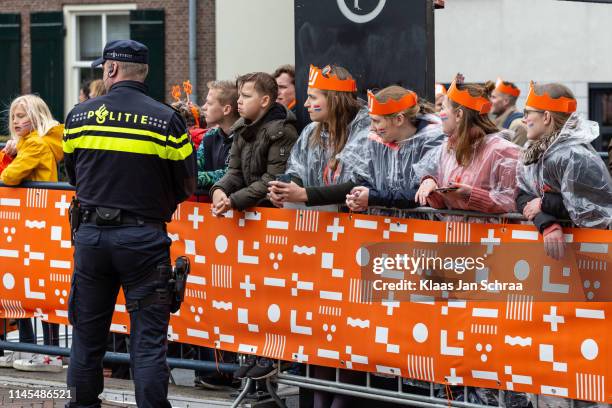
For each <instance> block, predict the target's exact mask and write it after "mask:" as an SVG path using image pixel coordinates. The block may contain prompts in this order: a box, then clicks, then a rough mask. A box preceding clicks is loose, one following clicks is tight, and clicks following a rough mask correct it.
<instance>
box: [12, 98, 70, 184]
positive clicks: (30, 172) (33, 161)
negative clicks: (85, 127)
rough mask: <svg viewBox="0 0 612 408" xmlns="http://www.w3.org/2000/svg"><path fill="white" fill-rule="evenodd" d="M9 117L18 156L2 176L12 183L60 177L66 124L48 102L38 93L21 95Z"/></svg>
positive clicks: (53, 179)
mask: <svg viewBox="0 0 612 408" xmlns="http://www.w3.org/2000/svg"><path fill="white" fill-rule="evenodd" d="M9 121H10V123H9V129H10V134H11V139H12V141H13V143H14V144H16V149H17V156H16V157H15V158H14V159H13V161H12V162H11V163H10V164H9V165H8V166H7V167H6V168H5V169H4V170H3V171H2V174H1V175H0V180H1V181H2V182H3V183H4V184H7V185H11V186H12V185H17V184H20V183H21V182H22V181H24V180H28V181H57V180H58V179H57V163H58V162H59V161H60V160H62V158H63V156H64V153H63V151H62V133H63V131H64V126H63V125H60V124H59V123H58V122H57V121H56V120H54V119H53V116H51V112H50V111H49V107H48V106H47V104H46V103H45V102H44V101H43V100H42V99H41V98H40V97H38V96H36V95H23V96H20V97H18V98H16V99H15V100H14V101H13V102H12V103H11V108H10V111H9ZM3 154H6V153H3Z"/></svg>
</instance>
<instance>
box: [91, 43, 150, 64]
mask: <svg viewBox="0 0 612 408" xmlns="http://www.w3.org/2000/svg"><path fill="white" fill-rule="evenodd" d="M106 60H112V61H124V62H136V63H139V64H148V63H149V49H148V48H147V46H146V45H144V44H141V43H139V42H138V41H134V40H115V41H111V42H109V43H106V46H105V47H104V52H103V54H102V56H101V57H100V58H98V59H97V60H95V61H94V62H92V63H91V67H92V68H95V67H97V66H98V65H101V64H103V63H104V61H106Z"/></svg>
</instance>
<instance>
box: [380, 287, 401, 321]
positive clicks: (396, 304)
mask: <svg viewBox="0 0 612 408" xmlns="http://www.w3.org/2000/svg"><path fill="white" fill-rule="evenodd" d="M393 294H394V292H392V291H389V297H388V298H387V299H383V301H382V305H383V306H385V307H386V308H387V316H392V315H393V308H395V307H399V306H400V304H399V302H398V301H395V300H394V296H393Z"/></svg>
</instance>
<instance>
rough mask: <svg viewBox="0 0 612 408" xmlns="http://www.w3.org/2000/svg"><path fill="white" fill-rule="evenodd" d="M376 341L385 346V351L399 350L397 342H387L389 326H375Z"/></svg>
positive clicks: (394, 351)
mask: <svg viewBox="0 0 612 408" xmlns="http://www.w3.org/2000/svg"><path fill="white" fill-rule="evenodd" d="M375 342H376V343H379V344H384V345H386V346H387V353H394V354H398V353H399V352H400V346H399V344H391V343H389V328H388V327H379V326H377V327H376V339H375Z"/></svg>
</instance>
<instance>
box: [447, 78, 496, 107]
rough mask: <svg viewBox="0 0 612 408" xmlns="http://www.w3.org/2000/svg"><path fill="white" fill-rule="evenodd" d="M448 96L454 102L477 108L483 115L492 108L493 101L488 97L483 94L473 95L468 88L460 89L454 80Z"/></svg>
mask: <svg viewBox="0 0 612 408" xmlns="http://www.w3.org/2000/svg"><path fill="white" fill-rule="evenodd" d="M446 96H447V97H448V99H450V100H452V101H453V102H455V103H458V104H459V105H462V106H465V107H466V108H470V109H472V110H475V111H476V112H478V113H480V114H481V115H486V114H487V113H489V111H490V110H491V102H490V101H489V100H488V99H487V98H485V97H482V96H472V95H470V92H469V91H468V90H467V89H466V90H464V91H460V90H459V88H457V85H456V84H455V81H453V83H452V84H451V86H450V88H449V89H448V92H447V93H446Z"/></svg>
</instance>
